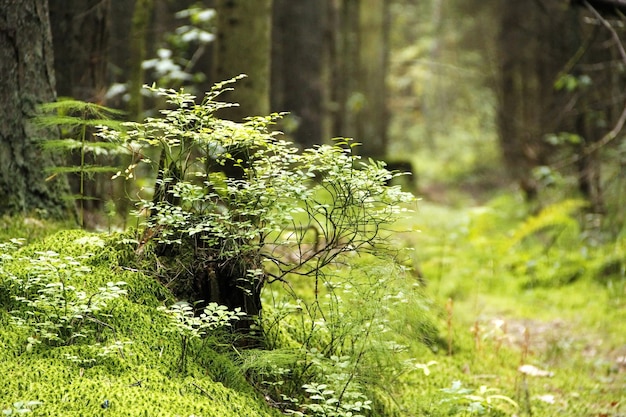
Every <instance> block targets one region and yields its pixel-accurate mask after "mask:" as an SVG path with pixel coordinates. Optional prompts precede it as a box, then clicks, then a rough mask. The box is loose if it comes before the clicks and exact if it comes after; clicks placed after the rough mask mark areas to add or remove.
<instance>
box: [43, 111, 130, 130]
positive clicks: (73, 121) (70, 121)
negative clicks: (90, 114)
mask: <svg viewBox="0 0 626 417" xmlns="http://www.w3.org/2000/svg"><path fill="white" fill-rule="evenodd" d="M32 121H33V123H35V124H37V125H39V126H42V127H51V126H55V127H56V126H58V127H61V128H63V127H83V126H90V127H98V126H107V127H110V128H115V129H119V128H121V127H122V126H123V124H122V122H120V121H118V120H112V119H83V118H82V117H80V116H67V115H51V114H40V115H39V116H35V117H34V118H33V119H32Z"/></svg>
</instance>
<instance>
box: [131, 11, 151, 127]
mask: <svg viewBox="0 0 626 417" xmlns="http://www.w3.org/2000/svg"><path fill="white" fill-rule="evenodd" d="M152 6H153V0H137V2H136V3H135V10H134V11H133V21H132V26H131V36H130V42H131V43H130V52H131V54H130V61H129V65H128V66H129V68H130V81H129V93H130V100H129V101H128V112H129V115H130V118H131V120H141V119H142V117H143V95H142V94H141V90H142V88H143V84H144V70H143V67H142V65H143V61H145V59H146V56H147V45H146V42H147V39H146V38H147V33H148V28H149V26H150V20H151V17H152Z"/></svg>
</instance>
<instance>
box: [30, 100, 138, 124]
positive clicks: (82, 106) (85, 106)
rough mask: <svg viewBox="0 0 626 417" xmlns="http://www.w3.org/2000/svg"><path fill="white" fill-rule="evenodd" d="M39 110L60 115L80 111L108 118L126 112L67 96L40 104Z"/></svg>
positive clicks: (87, 115) (95, 116)
mask: <svg viewBox="0 0 626 417" xmlns="http://www.w3.org/2000/svg"><path fill="white" fill-rule="evenodd" d="M39 110H40V111H41V112H44V113H51V112H57V113H58V114H61V115H62V114H68V113H70V114H71V113H81V114H83V115H84V116H86V117H94V118H99V119H110V118H112V117H115V116H119V117H121V116H124V115H125V114H126V113H125V112H124V111H121V110H117V109H112V108H109V107H105V106H101V105H99V104H96V103H89V102H86V101H80V100H75V99H73V98H67V97H60V98H58V100H57V101H53V102H50V103H44V104H41V105H40V106H39Z"/></svg>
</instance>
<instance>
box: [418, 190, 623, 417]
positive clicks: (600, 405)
mask: <svg viewBox="0 0 626 417" xmlns="http://www.w3.org/2000/svg"><path fill="white" fill-rule="evenodd" d="M442 199H443V200H446V199H447V198H446V196H443V197H442V196H439V198H438V199H437V200H438V201H439V202H429V201H422V202H420V203H419V204H418V210H417V212H416V213H415V218H414V219H413V220H412V222H414V224H413V228H414V229H419V233H417V234H411V235H410V236H411V237H409V238H408V239H407V240H408V242H409V243H407V245H408V246H414V247H415V261H414V262H415V264H418V265H419V268H420V270H421V272H422V274H423V276H424V278H425V280H426V281H427V282H428V284H427V289H426V292H427V294H428V295H429V296H430V297H431V298H432V299H434V300H435V304H436V305H438V306H439V308H440V317H441V323H440V327H441V328H442V338H444V339H446V340H447V342H448V344H449V346H448V348H447V349H448V350H449V352H443V353H442V352H438V353H437V354H435V355H433V356H429V355H427V354H426V355H424V354H423V353H421V354H422V356H421V358H422V362H424V363H426V362H428V361H431V360H432V361H436V362H438V364H437V365H434V366H433V369H432V373H431V374H430V376H429V377H428V378H430V381H428V378H423V376H421V379H422V381H419V380H418V378H412V379H411V383H412V384H416V385H417V386H421V387H422V389H423V390H424V391H422V395H424V394H425V393H427V395H431V396H434V397H435V398H438V400H436V401H429V402H423V401H422V402H420V400H419V398H415V397H412V398H411V400H412V401H413V402H415V403H419V406H417V407H414V408H411V407H410V406H409V405H407V408H406V410H407V414H410V415H421V414H422V415H472V414H475V413H476V414H479V413H480V412H486V413H488V414H489V415H500V414H498V413H500V412H502V413H504V415H517V416H522V415H528V416H554V415H562V416H594V417H624V416H626V277H625V271H624V261H623V260H624V250H625V244H624V242H625V240H624V237H623V236H622V237H621V238H617V239H616V240H614V241H609V242H604V243H602V244H592V243H590V239H587V238H581V236H582V235H583V234H584V231H581V230H578V229H575V228H574V229H575V230H574V229H572V230H573V231H572V230H566V229H567V228H568V227H570V226H564V227H563V228H560V227H559V225H558V224H559V222H560V220H557V219H559V218H561V217H560V215H564V216H565V217H571V218H574V217H576V215H575V214H572V213H565V212H566V211H567V210H566V209H563V207H559V206H555V207H554V210H553V211H557V212H558V211H559V210H561V211H562V213H560V215H559V216H555V215H554V213H548V212H549V210H546V211H545V212H544V213H543V214H542V213H539V214H536V215H534V216H528V215H526V214H525V213H524V210H523V209H522V206H523V203H521V202H516V201H515V199H514V198H511V196H506V197H499V198H495V199H492V200H490V201H489V202H487V203H485V204H483V205H475V206H470V205H468V204H456V205H455V204H449V201H448V202H447V204H445V205H442V204H441V203H440V202H441V201H442ZM468 201H472V198H471V197H468V198H466V200H465V202H468ZM455 206H456V207H457V208H454V207H455ZM545 213H548V214H549V215H548V214H545ZM529 219H531V220H529ZM542 221H543V222H544V223H543V226H542V227H538V226H537V225H536V224H537V223H541V222H542ZM532 227H535V228H536V229H534V230H530V229H531V228H532ZM522 232H524V233H527V235H526V237H525V238H524V239H523V241H520V242H516V243H515V244H511V240H515V239H516V236H519V235H520V233H522ZM570 232H571V233H570ZM565 235H567V237H564V236H565ZM520 240H521V239H520ZM587 251H589V252H587ZM616 259H617V260H618V261H617V263H615V262H614V261H615V260H616ZM616 265H617V266H616ZM572 271H575V272H572ZM450 351H451V352H452V355H449V353H450ZM453 381H459V382H460V383H461V384H460V385H458V386H457V388H459V387H463V388H468V389H467V392H465V391H462V390H461V389H457V391H456V393H457V394H458V395H452V399H448V400H446V399H443V400H442V399H441V391H444V392H446V393H447V394H454V393H455V392H454V389H450V388H446V386H443V385H444V384H446V383H447V386H448V387H454V384H453ZM461 394H462V395H461ZM500 395H501V396H502V398H501V397H499V396H500ZM503 397H506V398H507V399H511V400H513V401H515V403H516V404H517V407H511V406H510V404H509V402H508V401H507V400H504V399H503ZM472 399H473V401H474V405H475V406H476V407H477V408H475V409H473V410H472ZM442 403H445V404H450V403H452V405H450V408H449V409H448V411H447V414H446V413H444V412H443V411H444V410H443V409H442V407H441V404H442ZM407 404H409V403H407Z"/></svg>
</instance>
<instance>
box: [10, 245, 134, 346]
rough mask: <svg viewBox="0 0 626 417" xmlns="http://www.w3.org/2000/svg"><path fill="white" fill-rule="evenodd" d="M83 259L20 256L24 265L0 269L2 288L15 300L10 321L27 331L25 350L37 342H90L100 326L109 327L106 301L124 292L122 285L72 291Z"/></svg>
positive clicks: (82, 268) (82, 272) (52, 254)
mask: <svg viewBox="0 0 626 417" xmlns="http://www.w3.org/2000/svg"><path fill="white" fill-rule="evenodd" d="M86 257H88V255H85V256H83V257H79V258H74V257H70V256H65V257H62V256H60V255H59V254H58V253H56V252H52V251H47V252H39V253H36V257H33V258H24V259H21V261H22V262H24V263H25V265H26V268H25V270H22V271H20V273H19V274H14V273H10V272H7V271H2V272H4V277H3V281H2V282H3V286H4V287H5V289H6V290H8V292H9V293H10V294H11V296H12V298H13V300H14V301H15V302H16V303H15V308H14V310H13V311H12V312H11V314H12V316H11V317H12V319H13V322H14V323H15V324H16V325H17V326H19V327H22V328H25V329H27V330H29V331H30V332H31V333H32V334H31V336H29V337H28V344H27V347H26V349H27V350H31V349H32V348H33V347H34V346H36V345H39V344H41V343H45V344H47V345H50V346H67V345H71V344H77V343H80V341H81V340H83V339H91V340H90V341H91V342H93V337H94V336H95V335H97V334H98V333H99V332H100V331H101V330H102V329H103V328H107V327H108V328H111V326H110V325H108V324H107V323H106V317H107V314H108V310H109V309H110V302H111V301H112V300H114V299H116V298H118V297H120V296H123V295H125V294H126V290H125V289H124V288H123V287H124V286H125V285H126V283H125V282H122V281H120V282H107V283H106V285H105V286H103V287H99V288H98V289H97V290H96V291H94V292H91V293H87V292H86V291H81V290H78V289H77V287H76V285H77V284H78V283H79V282H80V281H81V280H84V279H85V276H86V275H87V274H88V273H89V272H90V268H89V267H88V266H86V265H84V264H83V263H82V262H81V261H83V258H86ZM113 331H114V330H113Z"/></svg>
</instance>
